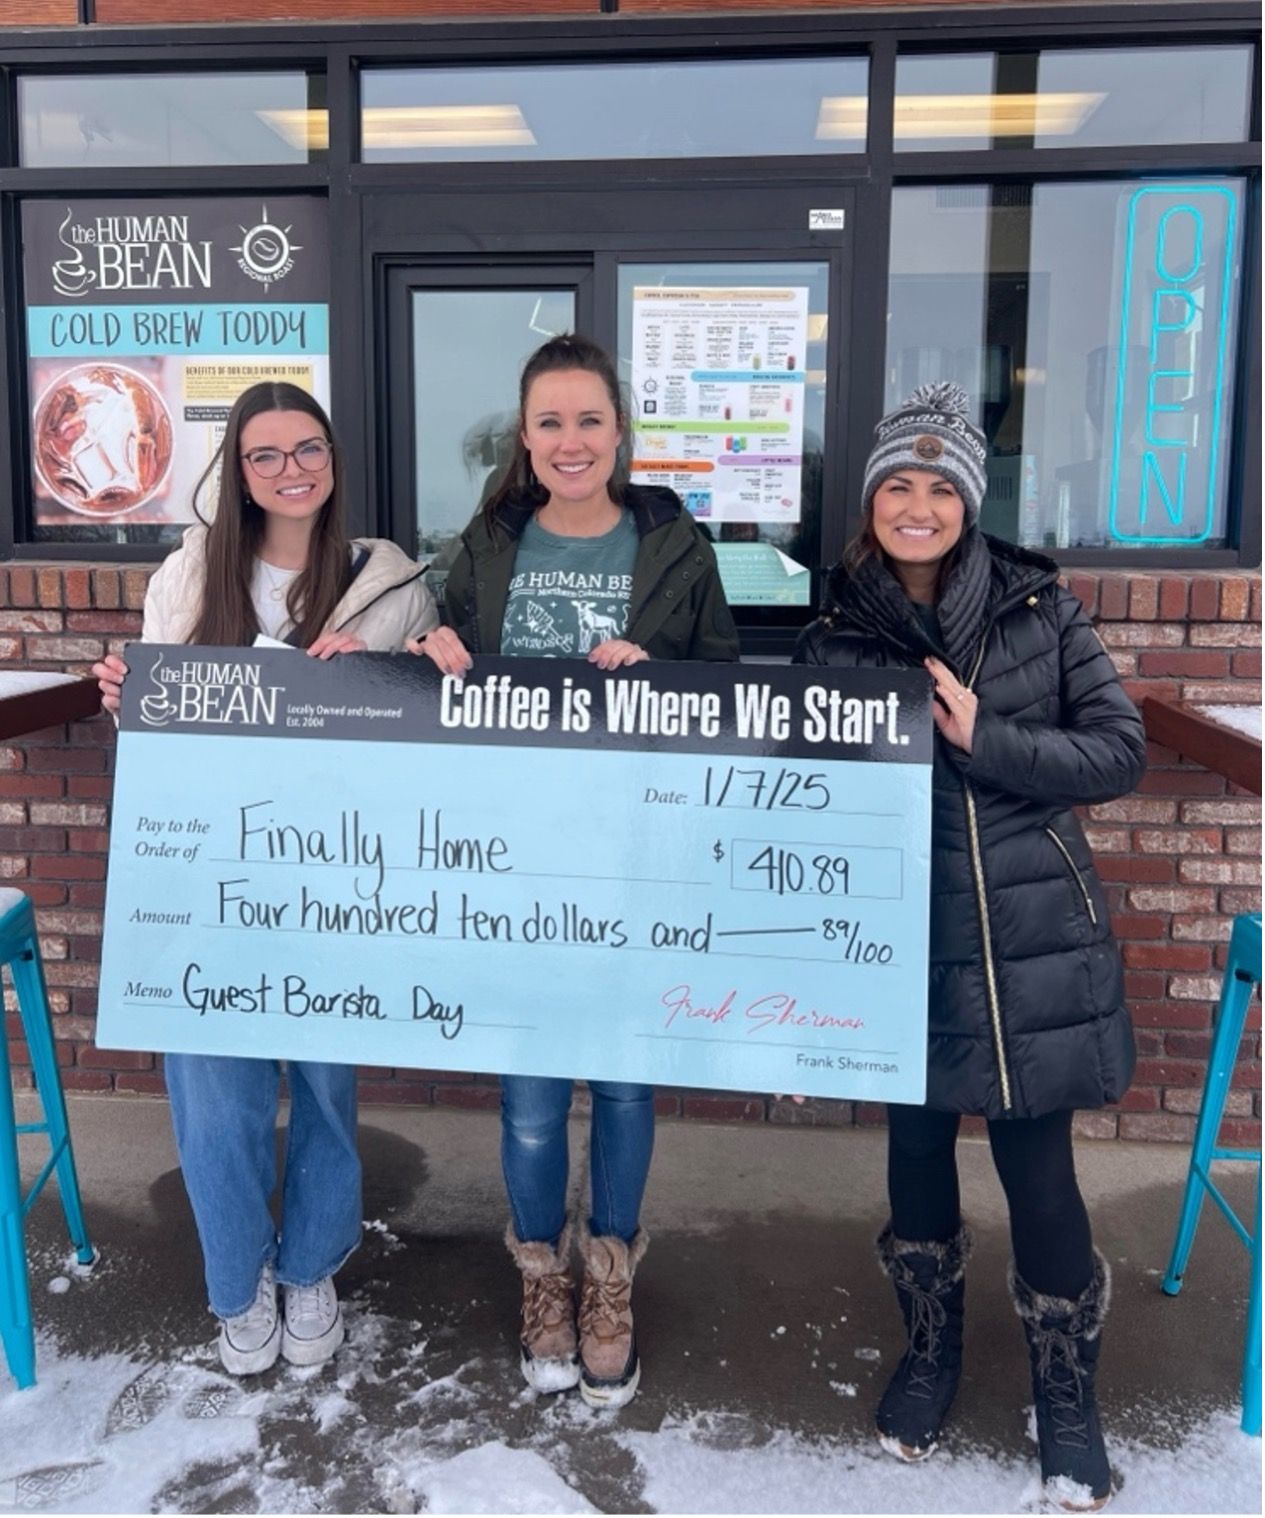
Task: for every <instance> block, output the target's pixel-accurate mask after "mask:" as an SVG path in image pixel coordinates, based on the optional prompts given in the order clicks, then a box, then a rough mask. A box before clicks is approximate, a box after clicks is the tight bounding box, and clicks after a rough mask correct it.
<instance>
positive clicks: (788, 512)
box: [619, 263, 829, 606]
mask: <svg viewBox="0 0 1265 1518" xmlns="http://www.w3.org/2000/svg"><path fill="white" fill-rule="evenodd" d="M828 295H829V269H828V266H827V265H826V264H824V263H674V264H623V265H621V267H620V271H619V365H620V376H621V379H622V380H623V381H624V382H625V383H626V384H627V386H628V391H629V395H630V398H631V407H632V417H633V455H634V457H633V476H632V477H633V480H634V481H635V482H637V483H641V484H646V485H667V486H669V487H670V488H672V489H674V490H675V491H676V492H677V494H678V495H679V496H680V497H681V498H682V500H684V502H685V504H686V506H687V507H688V508H689V510H690V511H692V512H693V514H694V516H695V519H696V520H697V521H699V522H700V523H701V524H703V525H704V526H706V527H707V528H708V529H709V530H710V531H711V534H712V536H713V538H714V540H715V543H716V555H717V558H718V559H719V561H720V571H721V577H722V579H723V580H724V584H725V591H726V594H727V596H728V598H729V601H730V604H731V605H734V606H807V605H808V604H809V601H810V579H811V576H810V573H809V567H810V566H811V565H814V564H817V563H820V561H821V497H822V446H823V438H824V435H825V425H826V407H827V395H826V341H827V331H826V327H827V318H826V311H827V299H828Z"/></svg>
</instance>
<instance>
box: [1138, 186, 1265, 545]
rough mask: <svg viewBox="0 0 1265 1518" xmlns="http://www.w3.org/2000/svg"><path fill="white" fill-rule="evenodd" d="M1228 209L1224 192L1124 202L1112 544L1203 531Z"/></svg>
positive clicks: (1157, 194)
mask: <svg viewBox="0 0 1265 1518" xmlns="http://www.w3.org/2000/svg"><path fill="white" fill-rule="evenodd" d="M1236 210H1237V207H1236V204H1235V197H1234V193H1233V191H1232V190H1230V189H1228V188H1227V187H1225V186H1224V185H1148V186H1146V187H1145V188H1143V189H1140V190H1137V191H1136V192H1135V193H1134V195H1133V197H1132V199H1131V200H1130V202H1129V216H1128V231H1127V235H1126V238H1125V254H1124V274H1123V290H1122V295H1121V311H1120V354H1119V363H1118V367H1117V373H1116V407H1115V425H1114V427H1113V431H1112V453H1111V501H1110V523H1111V535H1112V537H1113V538H1115V539H1117V540H1118V541H1120V542H1125V543H1172V542H1183V543H1201V542H1203V540H1204V539H1205V538H1207V537H1209V536H1210V535H1211V533H1212V530H1213V519H1214V515H1215V512H1216V505H1217V498H1218V482H1219V478H1220V470H1221V469H1222V467H1223V463H1224V460H1223V458H1222V438H1221V430H1222V419H1223V410H1224V405H1225V391H1226V386H1227V375H1226V359H1227V352H1228V344H1229V336H1230V299H1231V294H1232V290H1233V272H1234V242H1235V237H1234V233H1235V213H1236Z"/></svg>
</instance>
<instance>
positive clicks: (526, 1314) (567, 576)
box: [410, 337, 738, 1407]
mask: <svg viewBox="0 0 1265 1518" xmlns="http://www.w3.org/2000/svg"><path fill="white" fill-rule="evenodd" d="M629 441H630V439H629V428H628V419H627V415H626V412H625V409H624V404H623V400H622V397H621V395H620V389H619V383H618V380H617V378H616V375H615V368H614V365H613V364H612V363H611V360H610V358H609V356H608V355H607V354H606V353H605V352H603V350H602V349H601V348H599V347H597V346H596V345H595V344H593V343H591V342H589V341H587V339H585V338H581V337H558V338H554V339H552V340H551V341H550V342H547V343H545V344H544V346H543V347H541V348H539V349H538V350H537V351H536V352H535V353H534V354H533V355H532V357H531V358H530V359H529V360H528V361H527V364H526V367H525V368H524V370H523V377H522V383H521V386H520V390H519V426H518V436H517V438H516V440H515V449H514V456H513V458H512V460H511V461H510V464H509V467H508V469H507V470H506V473H505V476H504V478H503V479H502V481H501V483H500V485H499V486H498V488H497V490H496V491H495V492H494V494H493V495H492V497H491V499H490V500H489V501H488V502H487V504H486V505H485V506H484V507H483V509H482V510H481V511H480V512H479V514H478V515H477V516H476V517H475V519H474V520H473V521H472V522H471V523H470V525H469V527H467V528H466V530H465V532H464V534H463V535H462V540H461V548H460V551H459V553H458V556H457V559H456V562H455V563H454V565H453V567H452V570H451V572H450V574H449V576H448V582H447V586H446V605H445V608H444V620H445V625H444V626H443V627H440V628H437V629H436V630H435V631H434V632H431V633H428V634H427V635H426V636H425V638H423V639H421V640H419V641H418V642H417V643H415V644H412V645H410V646H411V647H412V648H413V650H414V652H417V653H425V654H426V655H427V656H428V657H429V658H431V659H432V660H433V661H434V663H435V664H436V666H437V667H438V668H439V669H440V670H441V671H442V672H443V673H444V674H447V675H455V676H462V675H465V674H466V672H467V671H468V670H469V669H470V667H471V664H472V656H474V655H479V654H517V655H526V656H535V657H546V658H549V657H561V658H567V657H571V658H587V659H588V660H589V661H590V662H591V663H593V664H595V665H597V666H598V667H599V668H600V669H604V670H614V669H619V668H622V667H625V666H627V665H632V664H636V663H639V662H640V661H641V660H644V659H652V658H653V659H712V660H733V659H736V658H737V657H738V637H737V633H736V631H735V629H734V622H733V617H732V616H731V614H730V611H729V607H728V604H727V603H726V601H725V593H724V590H723V589H722V587H721V583H720V574H719V571H718V569H717V566H716V555H715V553H714V552H713V551H712V546H711V543H710V542H709V541H708V539H707V537H706V536H705V535H704V533H703V532H702V530H701V529H700V528H699V527H698V526H697V525H696V524H695V522H694V520H693V519H692V518H691V516H690V515H689V513H688V512H687V511H686V510H685V508H684V507H683V506H682V504H681V501H680V499H679V498H678V497H677V496H676V495H675V494H674V493H673V492H672V491H670V490H661V489H650V488H646V487H643V486H636V485H630V484H629V483H628V451H629V450H628V445H629ZM589 1087H590V1090H591V1092H592V1097H593V1116H592V1145H591V1155H592V1167H591V1168H592V1180H593V1202H592V1211H591V1214H590V1216H589V1218H588V1220H587V1223H582V1225H581V1228H580V1247H581V1253H582V1256H583V1260H584V1284H583V1290H582V1293H581V1299H580V1309H579V1315H578V1322H577V1316H576V1311H575V1302H574V1291H575V1283H574V1279H573V1277H572V1274H571V1262H570V1253H571V1230H570V1227H569V1226H568V1223H567V1216H566V1190H567V1166H568V1156H567V1114H568V1111H569V1109H570V1106H571V1089H572V1083H571V1081H569V1080H559V1079H552V1078H540V1077H535V1076H520V1075H513V1076H509V1075H507V1076H503V1077H502V1078H501V1114H502V1129H501V1160H502V1168H503V1170H504V1173H505V1183H506V1189H507V1191H508V1193H509V1201H510V1213H511V1217H510V1223H509V1226H508V1227H507V1229H506V1234H505V1240H506V1243H507V1245H508V1246H509V1251H510V1254H511V1255H512V1256H513V1258H514V1261H515V1263H516V1264H517V1266H518V1268H519V1270H520V1272H521V1273H522V1277H523V1314H522V1328H521V1333H520V1345H521V1365H522V1371H523V1376H524V1377H525V1379H526V1380H527V1383H528V1385H530V1386H532V1387H534V1388H536V1389H537V1390H538V1391H563V1390H566V1389H567V1388H569V1387H572V1386H575V1385H576V1384H577V1383H578V1384H579V1386H580V1394H581V1396H582V1397H583V1398H584V1400H585V1401H586V1402H588V1403H589V1404H591V1405H592V1406H597V1407H621V1406H623V1404H624V1403H626V1402H628V1401H629V1400H630V1399H631V1397H632V1396H633V1393H634V1392H635V1391H636V1389H637V1382H638V1379H639V1377H640V1364H639V1361H638V1358H637V1348H636V1340H635V1337H634V1334H633V1316H632V1278H633V1273H634V1271H635V1270H636V1267H637V1263H638V1261H639V1260H640V1259H641V1257H642V1255H643V1254H644V1252H645V1248H646V1242H647V1239H646V1234H645V1231H644V1229H642V1227H641V1225H640V1209H641V1199H642V1195H643V1193H644V1190H645V1184H646V1176H647V1174H648V1172H649V1168H650V1156H651V1152H652V1150H653V1147H654V1088H653V1087H651V1086H646V1085H640V1084H633V1083H630V1082H616V1081H590V1082H589Z"/></svg>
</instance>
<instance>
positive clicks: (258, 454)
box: [242, 437, 332, 480]
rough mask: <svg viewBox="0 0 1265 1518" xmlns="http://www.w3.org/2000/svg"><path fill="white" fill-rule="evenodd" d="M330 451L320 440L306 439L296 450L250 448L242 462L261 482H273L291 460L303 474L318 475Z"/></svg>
mask: <svg viewBox="0 0 1265 1518" xmlns="http://www.w3.org/2000/svg"><path fill="white" fill-rule="evenodd" d="M331 456H332V450H331V448H330V446H329V444H328V443H327V442H325V441H324V440H323V439H322V438H319V437H312V438H308V440H307V442H306V443H300V444H299V446H298V447H297V448H252V449H251V451H250V452H249V453H243V454H242V462H243V463H245V464H249V465H250V467H251V468H252V469H253V470H254V472H255V473H256V474H257V475H258V476H259V478H260V479H261V480H275V479H276V478H277V476H278V475H281V474H284V473H285V467H286V460H287V459H293V460H294V462H295V463H296V464H297V465H298V466H299V468H300V469H302V470H303V471H304V473H305V474H320V472H321V470H322V469H324V468H325V466H326V465H327V464H328V463H329V461H330V458H331Z"/></svg>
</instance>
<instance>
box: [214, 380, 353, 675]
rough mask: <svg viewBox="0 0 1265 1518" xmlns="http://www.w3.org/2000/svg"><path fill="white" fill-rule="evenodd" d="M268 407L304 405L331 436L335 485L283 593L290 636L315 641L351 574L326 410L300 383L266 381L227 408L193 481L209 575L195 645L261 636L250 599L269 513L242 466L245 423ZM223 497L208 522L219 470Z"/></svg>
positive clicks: (288, 408) (338, 471)
mask: <svg viewBox="0 0 1265 1518" xmlns="http://www.w3.org/2000/svg"><path fill="white" fill-rule="evenodd" d="M267 411H302V412H304V413H306V415H308V416H310V417H311V418H312V420H313V421H315V422H317V423H318V424H319V426H320V428H321V431H322V432H323V433H324V435H325V437H326V439H327V440H328V442H329V445H330V449H331V457H332V461H333V470H334V488H333V490H332V491H331V492H330V496H329V499H328V500H327V501H326V502H325V504H324V505H323V506H322V507H321V509H320V512H319V513H318V514H317V518H316V521H315V522H314V523H313V525H312V536H311V539H310V541H309V543H308V552H307V563H306V564H305V565H304V566H303V568H302V569H301V570H300V571H299V573H298V574H297V575H296V576H295V578H294V581H293V583H292V584H291V586H290V590H289V594H288V595H287V596H286V610H287V612H288V613H289V615H290V620H291V621H292V622H293V623H294V627H295V631H294V633H293V634H292V639H293V641H295V642H296V643H297V644H298V645H299V647H300V648H306V647H307V646H308V645H309V644H310V643H314V642H315V641H316V639H317V637H318V636H319V635H320V632H321V629H322V628H323V627H324V626H325V624H326V623H327V622H328V621H329V619H330V617H331V616H332V615H333V611H334V608H335V606H337V605H338V602H339V600H340V599H341V598H342V595H343V592H344V591H345V590H346V588H347V583H348V580H349V578H350V575H351V562H350V561H351V549H350V545H349V543H348V540H347V533H346V530H345V528H344V526H343V498H342V485H341V481H342V468H341V460H340V459H339V456H338V450H337V448H336V447H335V445H334V434H333V431H332V429H331V427H330V424H329V417H328V416H326V414H325V411H324V408H323V407H322V406H321V405H320V404H319V403H318V402H317V401H315V400H314V399H313V398H312V397H311V396H310V395H309V394H308V393H307V391H306V390H300V389H299V387H298V386H297V385H285V384H277V383H273V382H270V381H266V382H265V383H263V384H259V385H252V386H251V387H250V389H249V390H243V391H242V393H241V394H240V395H239V396H238V397H237V400H236V402H235V403H234V406H233V409H232V410H231V411H230V412H229V414H228V425H227V427H226V429H225V432H224V441H223V442H222V443H221V444H220V446H219V450H218V451H217V453H216V455H215V457H214V458H213V459H212V460H211V462H210V464H209V465H208V466H207V469H206V472H205V473H204V474H203V476H202V478H201V479H200V480H199V481H198V483H197V485H196V486H195V487H194V492H193V509H194V511H195V512H196V513H197V516H198V518H199V520H200V521H202V522H205V523H206V525H207V529H208V530H207V539H206V576H205V579H204V581H203V586H202V604H201V606H200V607H199V608H198V616H197V620H196V622H195V623H194V627H193V633H192V635H191V636H190V639H189V641H190V642H191V643H212V644H225V645H227V644H248V643H253V642H254V641H255V638H256V637H257V636H258V634H259V630H260V629H259V618H258V617H257V616H256V615H255V608H254V605H253V604H252V602H251V598H250V582H251V579H252V577H253V575H254V572H255V558H256V556H257V555H258V553H259V549H260V545H261V544H262V543H263V537H264V521H265V513H264V510H263V508H262V507H261V506H259V505H257V504H256V503H255V501H254V500H253V499H252V498H251V495H250V490H249V489H248V487H247V485H246V482H245V479H244V477H243V475H242V466H241V437H242V428H243V427H244V426H245V425H246V423H247V422H249V421H251V420H253V418H255V417H257V416H261V415H263V414H264V413H265V412H267ZM217 468H218V469H219V472H220V489H219V499H218V502H217V504H216V508H215V515H214V516H213V517H212V518H211V520H210V521H209V522H208V521H207V519H206V517H204V516H203V515H202V512H201V510H200V509H199V507H198V496H199V494H200V493H201V491H202V489H203V487H204V486H205V485H207V484H208V482H209V481H210V480H211V478H212V477H213V475H214V474H215V471H216V469H217Z"/></svg>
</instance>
